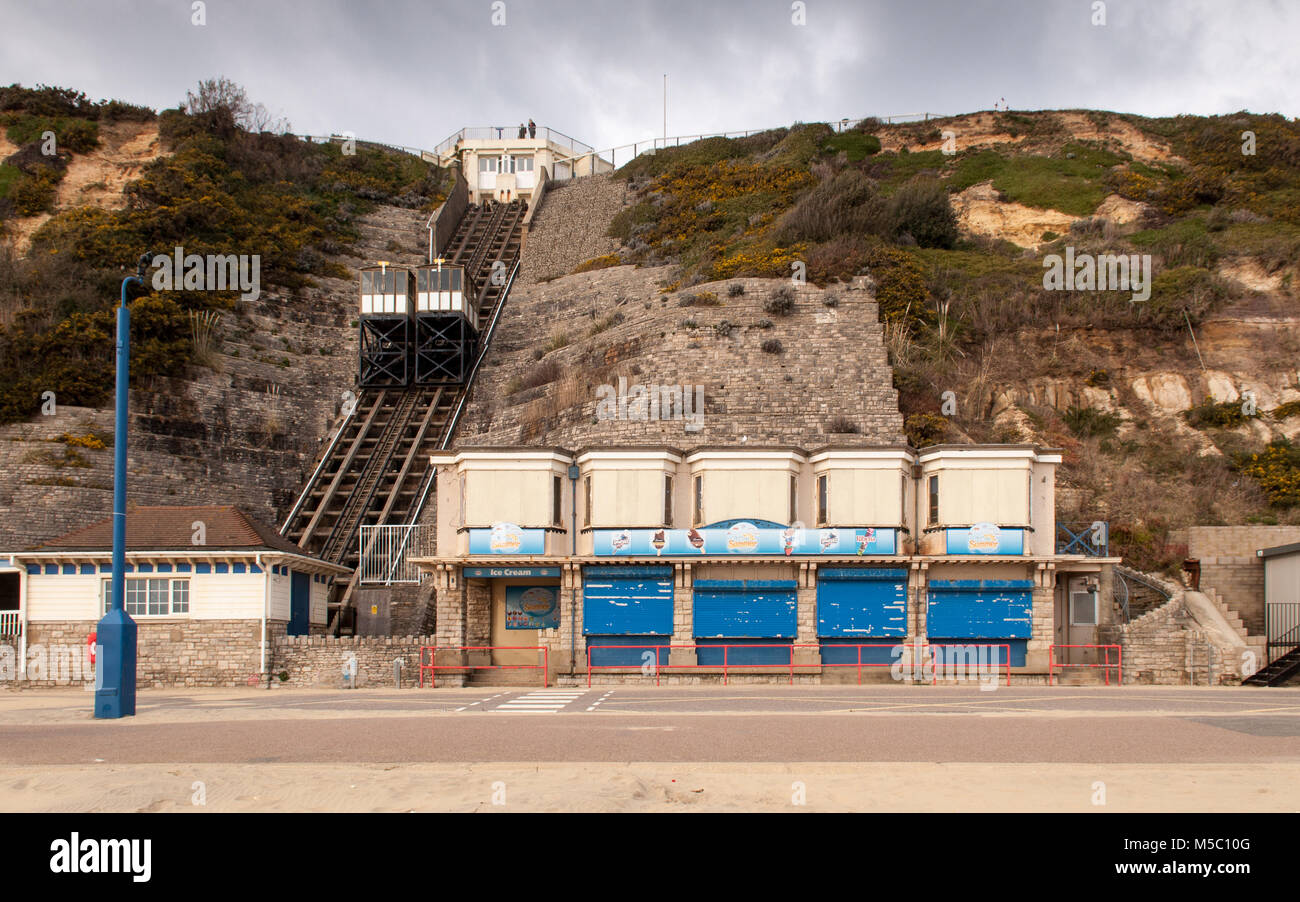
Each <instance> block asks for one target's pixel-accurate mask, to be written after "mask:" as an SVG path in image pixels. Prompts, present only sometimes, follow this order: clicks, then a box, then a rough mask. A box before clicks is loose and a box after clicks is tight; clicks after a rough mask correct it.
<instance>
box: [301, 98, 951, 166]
mask: <svg viewBox="0 0 1300 902" xmlns="http://www.w3.org/2000/svg"><path fill="white" fill-rule="evenodd" d="M944 115H945V114H942V113H895V114H893V115H890V116H874V117H872V116H862V117H857V118H853V119H835V120H832V121H830V122H828V123H827V125H829V126H830V127H831V128H833V129H835V131H837V132H838V131H845V130H847V129H850V128H853V127H854V126H856V125H857V124H858V123H860V122H863V121H865V120H866V119H871V118H875V119H879V120H880V121H881V122H884V123H886V124H889V125H893V124H894V123H899V122H926V121H929V120H930V119H942V118H944ZM789 127H790V126H788V125H774V126H771V127H770V128H748V129H743V130H741V131H734V132H709V133H707V134H698V135H670V136H668V137H666V138H646V139H645V140H644V141H634V142H632V143H631V144H620V145H618V146H617V147H607V148H605V149H604V150H595V149H593V148H592V146H591V145H590V144H586V143H584V142H582V141H579V140H577V139H576V138H570V137H569V136H568V135H566V134H564V132H561V131H556V130H555V129H553V128H549V127H543V126H538V127H537V135H538V137H541V138H543V139H544V140H546V141H547V142H549V143H551V144H555V145H558V146H560V147H567V148H568V149H569V151H570V155H569V156H568V157H563V158H561V159H560V160H559V162H562V163H564V162H567V163H571V164H575V165H573V167H572V169H571V172H572V174H571V175H570V176H569V177H568V178H580V177H582V176H583V175H591V174H593V173H594V172H595V171H596V170H597V168H599V166H598V163H597V162H596V161H599V162H600V163H607V164H609V165H610V166H612V167H613V168H615V169H618V168H619V167H620V166H624V165H626V164H628V163H630V162H631V161H632V160H634V159H636V158H637V157H639V156H640V155H641V154H643V153H654V152H655V151H657V150H659V149H660V148H663V147H681V146H682V145H683V144H690V143H692V142H694V141H702V140H703V139H705V138H748V137H749V136H750V135H757V134H760V133H762V132H770V131H775V130H776V129H780V128H789ZM518 129H519V126H518V125H515V126H506V125H501V126H497V125H479V126H470V127H466V128H461V129H457V130H456V131H454V132H452V133H451V134H450V135H448V136H447V137H446V138H444V139H442V141H440V142H438V145H437V146H436V147H434V148H433V150H426V149H424V148H422V147H409V146H406V145H402V144H390V143H388V142H387V141H368V140H364V139H362V138H357V137H354V136H351V135H296V136H295V137H297V138H300V139H301V140H303V141H311V142H313V143H315V144H330V143H334V144H341V143H343V142H345V141H347V140H352V141H355V142H356V143H357V144H369V145H372V146H378V147H387V148H389V149H390V150H400V151H403V152H405V153H409V154H412V155H413V156H417V157H420V158H421V159H423V160H426V161H428V162H440V161H441V160H443V159H444V158H445V157H446V156H447V155H448V154H449V153H450V152H451V151H452V150H454V149H455V147H456V145H457V144H458V143H460V142H461V141H492V140H497V139H498V138H500V139H502V140H504V139H505V138H509V137H512V136H514V135H517V134H518V133H519V131H518ZM620 156H621V157H622V162H620ZM584 160H586V161H588V166H587V169H586V171H585V172H579V171H577V170H578V165H577V164H579V163H581V161H584ZM553 177H555V176H554V174H553ZM568 178H565V177H558V178H556V180H557V181H560V182H564V181H567V180H568Z"/></svg>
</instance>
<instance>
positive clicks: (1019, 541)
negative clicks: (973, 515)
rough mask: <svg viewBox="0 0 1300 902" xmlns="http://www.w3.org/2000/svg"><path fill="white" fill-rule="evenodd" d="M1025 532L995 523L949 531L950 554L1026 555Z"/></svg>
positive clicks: (948, 550) (948, 544) (979, 524)
mask: <svg viewBox="0 0 1300 902" xmlns="http://www.w3.org/2000/svg"><path fill="white" fill-rule="evenodd" d="M1024 549H1025V531H1024V530H1023V529H1003V528H1001V527H999V526H998V525H997V524H995V523H975V524H973V525H971V526H967V527H963V528H961V529H949V530H948V542H947V553H948V554H997V555H1007V554H1024Z"/></svg>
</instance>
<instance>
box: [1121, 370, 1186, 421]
mask: <svg viewBox="0 0 1300 902" xmlns="http://www.w3.org/2000/svg"><path fill="white" fill-rule="evenodd" d="M1133 392H1134V394H1136V395H1137V396H1138V399H1139V400H1142V401H1145V402H1146V403H1148V404H1150V405H1152V406H1153V407H1157V408H1159V409H1160V410H1162V411H1165V412H1166V413H1179V412H1181V411H1184V410H1187V408H1189V407H1191V406H1192V393H1191V392H1190V391H1189V390H1188V388H1187V380H1186V379H1184V378H1183V377H1182V376H1180V375H1179V374H1178V373H1152V374H1151V375H1149V376H1141V377H1139V378H1137V379H1134V380H1133Z"/></svg>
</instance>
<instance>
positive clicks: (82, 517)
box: [0, 207, 427, 549]
mask: <svg viewBox="0 0 1300 902" xmlns="http://www.w3.org/2000/svg"><path fill="white" fill-rule="evenodd" d="M425 218H427V217H426V216H425V215H423V214H421V213H420V212H419V211H416V210H406V209H400V208H396V207H383V208H380V209H378V210H376V211H374V212H373V213H371V214H369V215H368V216H366V217H364V218H363V219H362V221H361V224H360V225H361V232H362V238H361V240H360V241H359V242H358V244H357V246H356V250H357V253H358V254H359V256H358V257H352V258H347V259H344V260H342V261H341V262H343V263H344V264H345V265H347V266H348V267H349V268H355V267H358V266H362V265H366V264H368V263H370V262H373V261H374V260H379V259H384V260H388V261H391V262H395V263H399V262H400V263H418V262H421V261H422V260H423V255H424V253H425V250H424V249H423V248H422V246H421V240H422V232H421V227H422V226H423V222H424V220H425ZM318 283H319V284H318V286H317V287H314V288H308V289H305V290H303V291H301V292H299V293H297V294H295V295H291V296H286V295H280V294H277V293H275V292H271V291H268V290H264V291H263V293H262V296H261V297H260V298H258V299H257V300H256V301H253V302H251V303H249V304H247V305H246V306H245V308H244V309H243V310H241V311H240V314H239V315H236V314H234V313H227V314H225V315H224V316H223V318H222V322H221V326H220V328H219V332H220V335H221V341H220V343H219V348H218V351H217V353H216V354H215V355H214V358H215V362H214V366H215V368H208V367H205V366H199V365H197V364H196V365H194V366H191V367H190V368H189V371H188V373H187V374H186V376H185V377H184V378H176V379H158V380H153V381H151V382H149V383H145V384H137V385H136V386H134V387H133V389H132V391H131V402H130V405H131V406H130V410H131V436H130V446H129V458H128V466H129V472H130V479H129V483H128V485H129V494H130V500H131V501H132V502H134V503H137V504H209V503H212V504H216V503H223V504H225V503H228V504H238V505H240V506H242V507H244V508H245V509H246V510H248V511H249V513H251V514H253V515H254V516H256V517H258V518H259V519H261V520H263V521H265V522H266V523H269V524H273V525H277V526H278V525H279V523H280V521H281V520H282V518H283V516H284V514H286V513H287V511H288V508H289V507H290V506H291V505H292V503H293V501H294V499H295V498H296V496H297V493H298V492H299V491H300V490H301V488H302V485H303V483H304V482H305V481H306V478H307V476H308V475H309V474H310V471H311V468H312V467H313V466H314V464H315V461H316V456H317V454H318V453H319V450H320V447H321V445H322V443H323V442H324V441H325V440H326V439H327V438H328V436H329V434H330V432H331V430H332V428H333V425H334V421H335V419H336V417H337V415H338V412H339V409H340V407H341V404H342V402H343V400H344V395H343V393H344V392H345V391H348V390H352V389H354V386H355V384H356V378H357V330H356V328H355V327H354V326H353V325H352V324H353V323H354V322H355V321H356V318H357V295H356V291H357V287H356V282H355V281H354V280H352V279H346V280H344V279H319V280H318ZM56 400H57V399H56ZM65 432H66V433H71V434H73V435H85V434H86V433H90V432H93V433H95V434H97V435H101V436H111V435H112V432H113V411H112V410H111V409H101V410H91V409H87V408H74V407H64V406H58V407H57V408H56V413H55V415H54V416H49V417H46V416H38V417H36V418H35V419H34V420H33V421H31V422H29V423H16V424H12V425H9V426H3V427H0V473H2V474H3V477H0V549H8V548H15V547H16V548H22V547H26V546H28V545H35V544H39V543H41V542H43V541H45V540H46V539H50V538H53V537H54V536H57V535H61V534H62V533H64V532H67V531H69V530H71V529H74V528H77V527H80V526H85V525H87V524H89V523H91V522H93V521H95V520H99V519H102V518H104V517H106V516H108V515H109V514H110V513H111V512H112V502H113V499H112V485H113V452H112V450H111V448H109V449H107V450H89V449H80V448H78V449H75V450H76V451H77V454H78V455H79V456H80V458H81V459H82V460H81V461H76V459H75V458H74V459H73V460H74V461H75V462H74V463H73V464H68V463H67V460H68V458H66V457H65V445H64V444H61V443H57V442H56V441H55V440H56V439H58V437H59V436H60V435H62V434H63V433H65Z"/></svg>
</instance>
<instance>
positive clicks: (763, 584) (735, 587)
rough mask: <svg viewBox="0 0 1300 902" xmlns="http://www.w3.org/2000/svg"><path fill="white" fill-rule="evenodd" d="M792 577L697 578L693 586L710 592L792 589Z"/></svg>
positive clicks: (793, 584) (794, 586)
mask: <svg viewBox="0 0 1300 902" xmlns="http://www.w3.org/2000/svg"><path fill="white" fill-rule="evenodd" d="M797 587H798V583H796V582H795V581H794V580H792V579H697V580H696V581H695V588H697V589H708V590H709V591H711V592H748V591H749V590H751V589H794V588H797Z"/></svg>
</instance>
